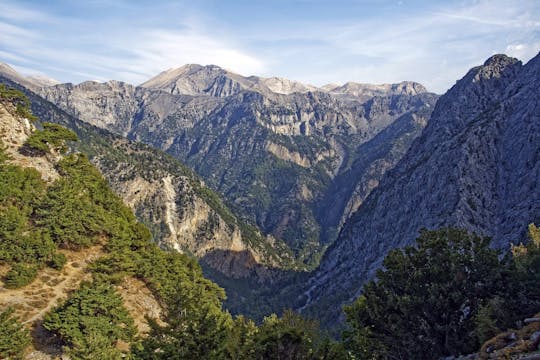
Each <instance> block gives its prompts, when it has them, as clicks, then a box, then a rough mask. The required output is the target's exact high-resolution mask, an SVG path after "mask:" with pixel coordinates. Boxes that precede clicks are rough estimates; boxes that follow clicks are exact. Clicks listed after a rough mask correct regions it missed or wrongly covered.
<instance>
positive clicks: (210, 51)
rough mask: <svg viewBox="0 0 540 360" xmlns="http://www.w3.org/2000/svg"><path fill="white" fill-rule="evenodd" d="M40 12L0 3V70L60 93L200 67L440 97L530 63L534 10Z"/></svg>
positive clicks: (538, 46)
mask: <svg viewBox="0 0 540 360" xmlns="http://www.w3.org/2000/svg"><path fill="white" fill-rule="evenodd" d="M26 1H28V0H26ZM50 3H51V4H52V5H49V3H40V2H36V3H28V2H16V3H15V2H12V1H10V0H3V1H2V3H1V4H0V48H1V49H2V51H0V60H4V61H8V62H11V63H12V64H13V65H15V66H16V68H17V66H18V68H19V69H22V68H23V67H24V69H26V70H28V69H33V70H35V72H41V73H45V74H50V75H52V76H53V77H57V78H59V80H62V81H75V82H77V81H82V80H85V79H98V80H107V79H118V80H124V81H128V82H131V83H140V82H142V81H144V80H146V79H147V78H149V77H150V76H153V75H155V74H157V73H159V72H160V71H163V70H165V69H168V68H171V67H178V66H181V65H183V64H185V63H201V64H216V65H220V66H222V67H225V68H228V69H230V70H232V71H235V72H239V73H241V74H244V75H251V74H260V75H265V76H274V75H275V76H285V77H290V78H293V79H296V80H301V81H305V82H310V83H314V84H316V85H322V84H324V83H329V82H345V81H359V82H375V83H381V82H397V81H401V80H415V81H419V82H422V83H424V84H425V85H427V86H428V88H429V89H431V90H433V91H437V92H443V91H444V90H446V89H447V88H448V87H449V86H451V85H452V84H453V83H454V81H455V80H456V79H458V78H459V77H461V76H463V74H464V73H465V72H466V71H467V70H468V69H469V68H470V67H471V66H474V65H477V64H479V63H481V62H483V61H484V60H485V59H486V58H487V57H488V56H490V55H492V54H494V53H499V52H506V53H508V54H509V55H511V56H516V57H518V58H520V59H522V60H525V61H526V60H528V59H529V58H531V57H533V56H535V55H536V54H537V53H538V51H540V22H539V21H538V19H540V4H539V3H537V1H529V0H523V1H520V2H517V1H507V0H497V1H483V0H480V1H464V2H459V3H457V2H446V1H444V2H443V1H442V2H435V1H434V2H429V3H427V4H422V5H419V4H418V3H416V2H409V1H403V2H402V3H401V4H398V3H393V4H389V3H388V4H387V3H384V4H385V5H384V6H382V7H381V8H380V9H379V8H377V9H375V10H372V9H370V6H373V7H375V6H376V3H377V2H369V3H366V4H364V6H362V4H363V3H362V2H350V1H344V2H343V3H340V2H339V1H337V2H336V3H335V4H334V3H332V4H331V5H332V6H330V5H329V4H327V3H326V2H323V1H317V0H313V1H309V3H305V2H302V1H296V2H286V1H284V2H279V4H280V6H281V7H279V6H273V4H274V3H270V2H268V3H265V2H244V1H239V2H238V4H237V3H235V4H230V3H228V4H227V6H225V5H224V4H222V3H220V2H216V3H213V2H209V1H203V0H201V2H197V3H196V4H195V3H188V2H180V3H179V2H177V1H155V2H154V3H148V2H144V3H141V4H142V5H141V4H139V3H135V2H134V3H131V2H118V1H116V2H112V3H110V2H108V1H94V2H92V3H84V5H81V3H78V2H74V3H67V2H59V3H56V2H54V1H53V2H50ZM53 5H56V6H53ZM218 5H220V6H218ZM263 5H264V6H263ZM340 6H341V8H340ZM66 8H69V11H68V10H66ZM340 9H341V10H340ZM8 14H9V15H8Z"/></svg>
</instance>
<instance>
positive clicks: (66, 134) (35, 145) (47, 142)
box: [22, 122, 78, 156]
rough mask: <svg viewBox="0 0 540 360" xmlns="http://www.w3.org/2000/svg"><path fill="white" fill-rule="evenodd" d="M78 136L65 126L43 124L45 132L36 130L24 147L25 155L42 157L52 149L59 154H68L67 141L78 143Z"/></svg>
mask: <svg viewBox="0 0 540 360" xmlns="http://www.w3.org/2000/svg"><path fill="white" fill-rule="evenodd" d="M77 140H78V137H77V135H76V134H75V133H74V132H73V131H71V130H69V129H66V128H65V127H63V126H60V125H58V124H53V123H47V122H45V123H43V130H36V131H34V132H33V133H32V135H30V136H29V137H28V139H27V140H26V142H25V143H24V146H23V149H22V151H23V153H25V154H27V155H34V156H36V155H37V156H41V155H44V154H46V153H48V152H49V151H50V149H51V148H53V149H55V150H56V151H59V152H62V153H63V152H66V150H67V146H66V141H77Z"/></svg>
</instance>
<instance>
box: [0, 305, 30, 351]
mask: <svg viewBox="0 0 540 360" xmlns="http://www.w3.org/2000/svg"><path fill="white" fill-rule="evenodd" d="M13 312H14V310H13V309H12V308H8V309H5V310H2V311H0V359H20V358H22V356H21V354H22V353H23V351H24V349H25V348H26V347H27V346H28V345H29V344H30V335H29V333H28V330H26V329H25V328H24V327H23V326H22V325H21V324H20V323H19V321H18V319H17V318H16V317H15V316H13Z"/></svg>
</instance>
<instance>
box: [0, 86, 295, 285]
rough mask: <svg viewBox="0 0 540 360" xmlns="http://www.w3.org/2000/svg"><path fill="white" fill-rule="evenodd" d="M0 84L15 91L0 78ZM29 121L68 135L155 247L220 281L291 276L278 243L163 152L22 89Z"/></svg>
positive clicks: (289, 259)
mask: <svg viewBox="0 0 540 360" xmlns="http://www.w3.org/2000/svg"><path fill="white" fill-rule="evenodd" d="M0 82H3V83H6V84H8V85H9V86H12V87H19V88H21V87H20V86H18V85H17V84H15V83H13V82H11V81H10V80H8V79H6V78H2V77H1V76H0ZM21 90H23V91H24V92H25V93H26V95H27V96H28V97H29V98H30V100H31V105H32V110H33V112H34V114H36V115H38V116H39V117H40V118H41V119H47V121H52V122H56V123H59V124H61V125H63V126H66V127H68V128H70V129H72V130H74V131H75V132H76V133H77V134H78V136H79V138H80V140H81V141H80V142H79V143H78V144H75V145H74V146H76V147H77V150H79V151H81V152H83V153H85V154H87V155H88V156H89V157H90V159H91V161H92V162H93V163H94V164H95V165H96V166H97V167H98V168H99V169H100V171H101V172H102V173H103V174H104V176H105V177H106V179H107V180H108V182H109V183H110V185H111V187H112V188H113V190H114V191H115V192H116V193H117V194H119V195H120V196H121V197H122V199H123V200H124V201H125V202H126V204H127V205H128V206H130V207H131V208H132V209H133V211H134V212H135V214H136V215H137V218H138V219H139V220H140V221H141V222H143V223H144V224H146V225H147V226H148V227H149V228H150V229H151V231H152V234H153V237H154V240H155V241H157V242H158V243H159V244H160V245H161V246H163V247H166V248H171V249H175V250H178V251H181V252H184V253H188V254H191V255H194V256H196V257H198V258H202V259H203V262H204V263H205V265H206V266H209V267H211V268H213V269H215V270H218V271H219V272H221V273H223V274H224V275H226V276H227V277H233V278H243V277H246V276H255V277H256V278H261V277H262V278H268V277H269V276H273V271H272V270H271V269H272V268H287V269H290V268H296V265H295V262H294V258H293V254H292V252H291V251H290V250H289V249H288V248H287V246H286V245H285V244H283V243H282V242H280V241H278V240H276V239H274V238H272V237H270V236H263V235H262V234H261V233H260V231H258V230H257V229H256V228H254V227H251V226H249V225H247V224H245V223H243V222H242V221H240V220H239V219H238V218H237V217H236V216H235V215H234V214H233V213H232V212H231V211H230V210H229V209H228V208H227V207H226V206H225V205H224V204H223V202H222V201H221V199H220V198H219V196H218V195H217V194H215V193H214V192H213V191H211V190H210V189H208V188H207V187H206V186H205V185H204V183H203V182H202V181H201V180H200V179H199V178H198V177H197V176H196V175H195V174H194V173H193V172H192V171H191V170H189V169H188V168H187V167H185V166H184V165H183V164H181V163H180V162H179V161H178V160H175V159H174V158H172V157H171V156H169V155H166V154H164V153H163V152H161V151H159V150H156V149H152V148H150V147H148V146H145V145H143V144H139V143H135V142H132V141H129V140H127V139H125V138H122V137H120V136H118V135H114V134H112V133H110V132H109V131H106V130H103V129H99V128H96V127H94V126H92V125H89V124H87V123H84V122H82V121H80V120H78V119H76V118H74V117H73V116H71V115H69V114H67V113H65V112H64V111H62V110H60V109H58V108H57V107H56V106H55V105H53V104H51V103H50V102H48V101H46V100H44V99H42V98H41V97H40V96H38V95H36V94H34V93H32V92H31V91H29V90H28V89H25V88H21Z"/></svg>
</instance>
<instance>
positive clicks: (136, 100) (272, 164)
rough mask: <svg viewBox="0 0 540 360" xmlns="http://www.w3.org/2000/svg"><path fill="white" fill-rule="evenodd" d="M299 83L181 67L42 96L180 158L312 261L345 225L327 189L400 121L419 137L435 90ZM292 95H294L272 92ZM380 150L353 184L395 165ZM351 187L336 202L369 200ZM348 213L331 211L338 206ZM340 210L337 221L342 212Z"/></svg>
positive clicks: (400, 148) (236, 206) (50, 90)
mask: <svg viewBox="0 0 540 360" xmlns="http://www.w3.org/2000/svg"><path fill="white" fill-rule="evenodd" d="M265 84H268V86H267V85H265ZM120 85H122V86H123V89H124V90H123V91H121V90H122V89H121V87H120ZM278 85H279V86H278ZM300 85H301V84H299V83H295V82H292V81H285V80H284V79H281V80H279V79H278V80H276V79H274V80H269V79H264V78H258V77H254V76H252V77H242V76H240V75H237V74H234V73H231V72H228V71H226V70H224V69H221V68H219V67H217V66H200V65H186V66H184V67H182V68H179V69H175V70H169V71H166V72H164V73H162V74H160V75H158V76H157V77H156V78H154V79H151V80H149V81H147V82H146V83H144V84H142V86H141V87H139V88H133V87H130V86H127V85H125V84H118V83H116V82H109V83H105V84H95V83H92V84H91V85H90V84H86V83H83V84H81V85H76V86H73V85H69V84H68V85H57V86H54V87H49V88H46V89H43V90H41V91H40V93H41V94H42V95H43V96H44V97H46V98H47V99H48V100H50V101H52V102H54V103H55V104H57V105H58V106H60V107H61V108H62V109H64V110H66V111H67V112H69V113H70V114H73V115H75V116H77V117H80V118H81V119H82V120H84V121H87V122H89V123H91V124H93V125H96V126H99V127H103V128H106V129H108V130H111V131H114V132H116V133H120V134H123V135H127V136H128V137H130V138H132V139H136V140H139V141H143V142H145V143H148V144H150V145H151V146H153V147H156V148H159V149H162V150H164V151H167V152H168V153H169V154H171V155H173V156H174V157H176V158H178V159H180V160H182V161H183V162H185V163H186V164H188V165H189V166H190V167H192V168H193V169H194V170H195V171H196V172H197V173H198V174H199V175H201V176H202V177H203V178H204V179H205V181H206V183H207V184H208V185H209V186H210V187H211V188H213V189H215V190H217V191H219V192H220V193H222V194H223V195H224V196H225V198H226V199H227V201H228V203H229V204H230V205H231V206H232V207H233V208H234V209H235V210H236V211H237V212H238V213H240V214H242V215H243V217H244V219H246V220H247V221H248V222H251V223H254V224H257V225H258V226H259V227H260V228H261V229H262V230H263V231H264V232H265V233H269V234H272V235H273V236H274V237H277V238H282V239H284V240H285V241H286V242H287V243H288V244H289V245H290V246H291V247H293V248H294V249H295V251H296V253H297V254H298V255H299V256H301V257H304V256H305V257H306V259H309V257H310V256H311V255H313V254H314V253H316V252H317V251H318V250H319V249H320V248H321V247H322V246H323V245H322V244H323V243H329V242H331V241H332V240H333V239H334V238H335V234H336V229H337V228H339V226H340V224H341V223H342V221H340V220H338V221H334V222H333V223H332V224H329V225H328V226H327V225H326V224H327V223H326V222H325V221H324V218H323V217H321V216H323V215H321V216H320V214H322V213H321V212H319V210H318V209H321V208H325V207H326V205H327V204H326V202H325V201H326V199H330V198H331V194H330V193H329V192H328V189H330V187H331V185H332V184H333V183H334V179H336V176H338V177H339V175H343V174H345V173H347V171H348V169H349V168H350V166H351V164H352V163H354V162H355V161H356V160H357V159H358V158H367V157H366V156H365V153H366V149H365V147H361V145H362V144H364V143H367V142H369V141H370V140H372V139H373V138H374V137H375V136H377V134H379V133H380V132H381V131H383V130H384V129H385V128H387V127H388V126H390V125H391V124H392V123H394V122H395V121H396V120H397V119H399V118H400V117H401V116H404V115H406V114H409V115H412V114H415V116H416V117H417V118H419V119H420V120H419V121H417V125H418V126H414V127H412V128H411V130H412V131H411V132H407V136H411V137H412V138H414V137H415V136H418V135H419V134H420V130H421V128H422V127H423V125H424V124H425V120H426V119H427V116H429V113H430V112H431V109H432V107H433V105H434V103H435V101H436V98H437V97H436V96H435V95H434V94H430V93H427V92H425V89H424V88H423V87H422V86H421V85H419V84H415V83H401V84H394V85H381V86H379V87H377V86H373V89H375V90H376V91H375V90H370V91H371V92H369V96H368V95H362V96H363V97H358V96H356V95H355V94H347V98H346V99H345V98H343V97H342V96H341V95H339V96H337V95H334V94H332V93H328V92H325V91H315V92H303V90H305V89H310V87H309V86H307V85H306V86H304V88H303V87H302V86H303V85H302V86H300ZM269 86H270V87H272V88H273V89H274V90H276V91H277V92H274V91H272V90H271V89H270V87H269ZM365 86H366V87H369V86H367V85H365ZM296 90H299V91H298V92H296ZM300 90H301V91H300ZM289 91H294V92H293V93H290V94H282V93H278V92H284V93H287V92H289ZM366 91H367V90H366ZM374 94H376V96H375V95H374ZM391 134H394V135H396V136H397V137H396V138H391V137H387V139H386V140H387V141H388V142H390V143H395V144H402V143H403V144H405V145H406V146H395V147H393V148H394V152H393V156H395V157H400V156H401V155H402V154H403V153H404V151H405V150H406V147H407V146H408V145H409V144H410V142H403V141H402V140H403V139H401V138H400V136H401V135H405V133H399V132H391ZM382 157H384V153H381V155H380V156H378V157H377V156H375V157H369V158H370V159H372V160H373V161H379V162H380V164H379V165H376V164H374V165H373V166H374V168H373V169H371V170H369V169H370V168H369V164H366V165H365V166H364V167H363V169H366V171H368V170H369V171H368V172H367V173H366V174H365V175H366V176H364V177H362V179H363V180H362V182H365V183H366V184H364V185H360V186H361V187H363V188H364V189H365V191H364V193H368V192H369V191H371V190H372V189H373V188H374V187H375V186H376V184H377V182H378V179H379V177H380V176H381V175H382V174H383V173H384V172H385V171H386V170H388V169H389V168H391V166H393V164H394V163H395V161H394V160H392V161H385V160H384V159H383V158H382ZM375 168H376V169H375ZM370 174H373V176H374V177H372V176H371V175H370ZM351 181H352V180H351ZM368 183H369V184H368ZM346 188H347V189H348V192H346V193H345V192H344V193H343V194H342V196H343V197H344V198H345V199H344V200H343V201H344V202H345V203H347V202H349V201H351V202H352V203H351V204H352V205H351V206H352V207H351V209H353V208H355V207H356V206H357V205H355V204H358V201H359V200H358V199H357V198H358V197H359V196H360V197H362V196H365V195H355V194H353V191H354V187H352V186H347V187H346ZM351 197H352V198H351ZM344 209H345V206H341V205H340V206H337V207H334V211H335V212H339V211H344ZM351 211H352V210H349V211H348V212H347V214H349V213H350V212H351ZM324 216H325V215H324ZM335 216H336V217H337V218H338V219H341V217H342V214H341V213H340V214H336V215H335ZM308 262H309V260H308Z"/></svg>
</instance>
